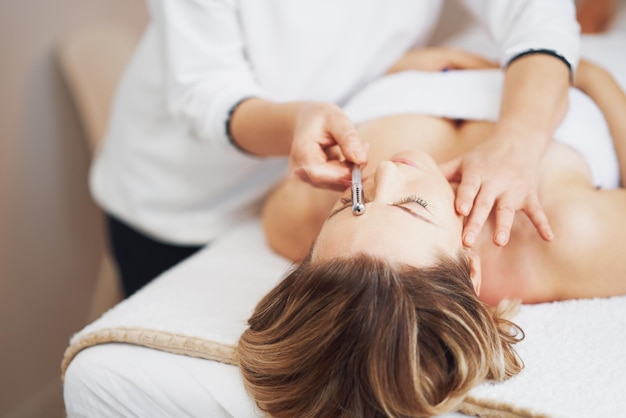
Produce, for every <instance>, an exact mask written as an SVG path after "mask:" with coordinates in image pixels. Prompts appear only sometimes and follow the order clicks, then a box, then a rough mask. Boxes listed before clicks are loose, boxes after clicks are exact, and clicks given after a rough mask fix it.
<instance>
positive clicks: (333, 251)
mask: <svg viewBox="0 0 626 418" xmlns="http://www.w3.org/2000/svg"><path fill="white" fill-rule="evenodd" d="M363 190H364V198H365V213H364V214H363V215H361V216H355V215H354V214H353V213H352V211H351V197H350V190H347V191H346V192H345V193H344V194H343V195H342V197H341V198H340V199H339V200H338V202H337V203H336V204H335V206H334V208H333V210H332V211H331V214H330V216H329V218H328V219H327V220H326V222H325V223H324V226H323V227H322V230H321V232H320V234H319V236H318V238H317V241H316V244H315V248H314V250H313V254H312V257H313V259H314V260H315V259H317V260H324V259H330V258H333V257H337V256H341V255H350V254H356V253H358V252H363V253H366V254H370V255H374V256H378V257H381V258H384V259H386V260H389V261H397V262H403V263H408V264H410V265H413V266H416V267H424V266H428V265H431V264H432V263H434V262H435V261H436V257H437V254H439V253H440V252H441V251H443V252H445V253H447V254H449V255H452V256H454V255H455V254H456V253H457V251H458V250H459V249H460V248H462V241H461V232H462V230H463V218H462V216H459V215H458V214H457V213H456V211H455V210H454V198H455V194H454V190H453V189H452V187H451V185H450V183H449V182H448V180H447V179H446V178H445V177H444V175H443V173H442V172H441V170H440V169H439V167H438V166H437V164H436V163H435V161H434V160H433V159H432V158H431V157H430V156H429V155H428V154H425V153H423V152H418V151H406V152H402V153H399V154H396V155H394V156H393V157H392V158H391V159H390V160H389V161H383V162H381V163H380V164H379V165H378V166H377V168H376V171H375V173H374V175H373V176H368V178H367V179H365V181H364V182H363ZM414 200H418V201H419V202H416V201H414ZM424 206H425V207H424Z"/></svg>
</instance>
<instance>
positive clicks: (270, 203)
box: [262, 177, 339, 261]
mask: <svg viewBox="0 0 626 418" xmlns="http://www.w3.org/2000/svg"><path fill="white" fill-rule="evenodd" d="M338 197H339V193H338V192H333V191H332V190H327V189H320V188H316V187H313V186H311V185H310V184H307V183H305V182H303V181H301V180H300V179H298V178H296V177H289V178H287V179H286V180H285V181H284V182H283V183H281V184H280V185H278V186H277V187H276V189H274V190H273V191H272V192H271V193H270V195H269V196H268V198H267V200H266V201H265V205H264V206H263V213H262V222H263V230H264V232H265V239H266V240H267V243H268V244H269V246H270V247H271V248H272V250H274V251H275V252H276V253H278V254H280V255H282V256H283V257H286V258H288V259H290V260H292V261H301V260H302V259H303V258H304V257H305V256H306V255H307V254H308V252H309V249H310V248H311V245H312V244H313V242H314V241H315V239H316V238H317V235H318V234H319V232H320V229H321V228H322V224H323V223H324V221H325V220H326V218H327V217H328V214H329V213H330V210H331V209H332V207H333V205H334V204H335V202H336V201H337V199H338Z"/></svg>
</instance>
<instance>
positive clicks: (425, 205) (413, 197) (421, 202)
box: [393, 195, 428, 209]
mask: <svg viewBox="0 0 626 418" xmlns="http://www.w3.org/2000/svg"><path fill="white" fill-rule="evenodd" d="M411 202H415V203H417V204H418V205H420V206H421V207H423V208H424V209H427V208H428V202H427V201H426V200H424V199H422V198H421V197H419V196H416V195H409V196H406V197H403V198H402V199H400V200H398V201H397V202H394V203H393V204H394V206H401V205H405V204H407V203H411Z"/></svg>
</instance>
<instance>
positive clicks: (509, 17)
mask: <svg viewBox="0 0 626 418" xmlns="http://www.w3.org/2000/svg"><path fill="white" fill-rule="evenodd" d="M462 3H463V4H464V6H465V7H466V8H467V9H468V10H469V11H470V12H471V13H472V14H473V15H474V16H475V17H476V18H477V19H478V20H479V21H480V22H481V23H482V24H484V25H485V26H486V27H487V29H488V30H489V32H490V34H491V36H492V37H493V38H494V40H495V41H496V42H497V43H498V45H499V48H500V50H499V56H500V62H501V63H502V64H503V65H504V66H506V65H508V63H509V62H510V61H511V60H512V59H514V58H516V57H517V56H519V55H522V54H524V53H527V52H531V51H537V50H544V51H546V52H548V51H549V52H550V53H553V54H554V55H557V56H558V57H560V58H561V59H563V60H565V61H566V62H567V63H568V64H569V66H570V68H571V70H572V71H574V70H575V68H576V67H577V65H578V60H579V58H580V36H579V35H580V27H579V26H578V22H577V21H576V6H575V4H574V1H573V0H462Z"/></svg>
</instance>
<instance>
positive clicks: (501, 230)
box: [493, 196, 516, 247]
mask: <svg viewBox="0 0 626 418" xmlns="http://www.w3.org/2000/svg"><path fill="white" fill-rule="evenodd" d="M515 212H516V208H515V202H514V201H513V200H512V199H511V198H509V197H508V196H503V197H502V198H500V199H499V200H498V202H497V203H496V207H495V214H496V227H495V230H494V232H493V242H494V244H496V245H499V246H500V247H504V246H505V245H506V244H508V242H509V238H510V236H511V228H512V227H513V221H514V220H515Z"/></svg>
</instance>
